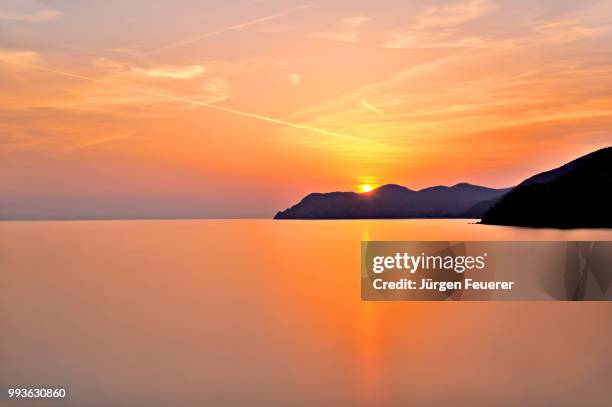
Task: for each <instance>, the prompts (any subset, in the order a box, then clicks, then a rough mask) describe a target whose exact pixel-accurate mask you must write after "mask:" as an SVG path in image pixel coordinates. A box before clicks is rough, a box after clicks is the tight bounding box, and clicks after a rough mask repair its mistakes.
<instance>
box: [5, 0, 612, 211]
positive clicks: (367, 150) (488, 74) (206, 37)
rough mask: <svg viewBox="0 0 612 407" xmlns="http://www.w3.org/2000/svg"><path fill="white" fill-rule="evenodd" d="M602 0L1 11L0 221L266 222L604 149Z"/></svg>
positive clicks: (611, 68) (607, 135)
mask: <svg viewBox="0 0 612 407" xmlns="http://www.w3.org/2000/svg"><path fill="white" fill-rule="evenodd" d="M611 17H612V1H610V0H605V1H588V0H586V1H585V0H577V1H541V2H532V1H522V0H521V1H517V0H515V1H493V0H459V1H410V2H403V1H391V0H389V1H385V0H381V1H376V2H371V1H334V2H317V1H312V2H301V1H280V0H269V1H267V0H249V1H246V0H245V1H223V2H221V1H195V0H194V1H177V2H172V3H170V2H150V1H146V0H134V1H130V2H125V1H107V2H96V3H94V2H73V1H61V0H60V1H53V2H51V1H46V2H45V1H34V0H25V1H24V0H20V1H16V0H6V1H3V2H2V3H1V4H0V78H1V80H0V90H1V92H0V216H8V217H19V216H21V217H43V218H44V217H66V216H69V215H74V216H96V217H99V216H102V217H114V216H119V217H123V216H141V217H148V216H154V217H157V216H170V217H174V216H204V217H241V216H245V217H250V216H271V215H273V214H274V212H275V211H276V210H280V209H284V208H285V207H287V206H289V205H290V204H293V203H294V202H295V201H297V200H298V199H299V198H300V197H301V196H303V195H305V194H307V193H309V192H311V191H328V190H356V189H357V185H359V184H362V183H368V184H371V185H379V184H382V183H390V182H393V183H399V184H403V185H406V186H408V187H411V188H421V187H425V186H430V185H437V184H454V183H457V182H463V181H466V182H472V183H478V184H482V185H487V186H493V187H505V186H510V185H513V184H515V183H517V182H520V181H521V180H522V179H524V178H526V177H528V176H530V175H532V174H533V173H534V172H537V171H541V170H546V169H549V168H551V167H553V166H556V165H559V164H561V163H564V162H567V161H569V160H570V159H572V158H575V157H577V156H579V155H582V154H584V153H587V152H589V151H592V150H594V149H596V148H599V147H603V146H606V145H610V144H612V132H611V131H610V128H611V124H612V74H611V73H612V25H611V22H610V21H611Z"/></svg>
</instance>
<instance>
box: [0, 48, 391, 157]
mask: <svg viewBox="0 0 612 407" xmlns="http://www.w3.org/2000/svg"><path fill="white" fill-rule="evenodd" d="M0 61H2V62H5V63H9V64H14V65H20V66H25V67H28V68H31V69H36V70H39V71H43V72H49V73H53V74H56V75H62V76H66V77H70V78H75V79H80V80H83V81H88V82H93V83H98V84H101V85H105V86H113V87H116V88H118V89H124V90H129V91H132V92H138V93H143V94H147V95H151V96H157V97H160V98H165V99H168V100H174V101H177V102H183V103H188V104H192V105H196V106H202V107H207V108H209V109H214V110H219V111H222V112H226V113H232V114H235V115H238V116H243V117H250V118H252V119H257V120H261V121H265V122H268V123H274V124H279V125H282V126H287V127H292V128H294V129H300V130H307V131H310V132H313V133H319V134H324V135H327V136H333V137H340V138H343V139H347V140H351V141H358V142H362V143H369V144H372V145H377V146H379V147H385V148H394V147H393V146H390V145H387V144H383V143H378V142H376V141H372V140H367V139H362V138H359V137H354V136H349V135H347V134H342V133H336V132H333V131H329V130H325V129H320V128H317V127H312V126H306V125H303V124H298V123H292V122H288V121H285V120H281V119H276V118H274V117H268V116H263V115H260V114H256V113H249V112H245V111H242V110H237V109H232V108H229V107H223V106H218V105H213V104H210V103H205V102H200V101H198V100H193V99H188V98H184V97H180V96H175V95H170V94H167V93H161V92H156V91H152V90H148V89H141V88H134V87H131V86H125V85H120V84H117V83H114V82H110V81H105V80H101V79H95V78H90V77H88V76H83V75H78V74H75V73H71V72H65V71H58V70H55V69H51V68H46V67H44V66H40V65H34V64H28V63H25V62H17V61H11V60H7V59H2V58H0Z"/></svg>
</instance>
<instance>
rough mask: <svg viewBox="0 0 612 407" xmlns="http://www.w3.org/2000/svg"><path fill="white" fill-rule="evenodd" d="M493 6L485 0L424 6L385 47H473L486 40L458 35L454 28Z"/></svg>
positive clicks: (456, 29) (485, 12) (482, 14)
mask: <svg viewBox="0 0 612 407" xmlns="http://www.w3.org/2000/svg"><path fill="white" fill-rule="evenodd" d="M494 8H495V4H493V3H492V2H490V1H488V0H468V1H462V2H456V3H451V4H447V5H443V6H433V7H429V8H427V9H425V10H424V11H422V12H421V13H420V14H418V15H417V16H416V18H415V21H414V23H413V24H412V26H410V27H408V28H407V29H405V30H402V31H400V32H396V33H393V34H392V35H391V36H390V38H389V39H388V40H387V41H386V42H385V43H384V47H386V48H466V47H467V48H473V47H479V46H482V45H484V44H485V43H486V42H487V40H486V39H485V38H481V37H478V36H474V35H469V36H467V35H460V33H459V30H458V28H459V27H460V26H462V25H463V24H465V23H468V22H471V21H473V20H476V19H478V18H481V17H483V16H484V15H486V14H487V13H489V11H491V10H492V9H494Z"/></svg>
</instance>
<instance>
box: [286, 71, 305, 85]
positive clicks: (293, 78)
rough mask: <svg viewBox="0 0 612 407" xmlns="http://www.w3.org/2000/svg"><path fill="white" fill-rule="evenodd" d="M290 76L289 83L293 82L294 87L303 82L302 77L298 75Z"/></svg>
mask: <svg viewBox="0 0 612 407" xmlns="http://www.w3.org/2000/svg"><path fill="white" fill-rule="evenodd" d="M288 76H289V82H291V84H292V85H294V86H297V85H299V84H300V82H301V81H302V77H301V76H300V75H299V74H297V73H290V74H289V75H288Z"/></svg>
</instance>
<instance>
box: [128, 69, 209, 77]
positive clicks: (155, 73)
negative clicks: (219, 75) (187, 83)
mask: <svg viewBox="0 0 612 407" xmlns="http://www.w3.org/2000/svg"><path fill="white" fill-rule="evenodd" d="M131 71H132V72H134V73H138V74H142V75H145V76H149V77H152V78H167V79H179V80H182V79H191V78H194V77H196V76H198V75H201V74H203V73H204V72H206V68H204V67H203V66H202V65H189V66H170V65H164V66H158V67H155V68H149V69H142V68H132V69H131Z"/></svg>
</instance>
